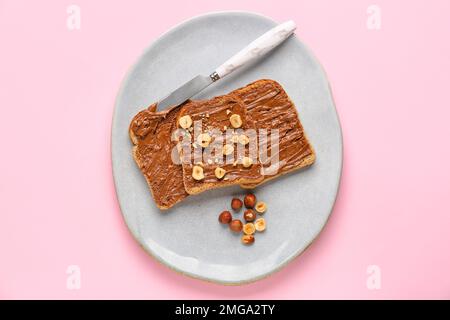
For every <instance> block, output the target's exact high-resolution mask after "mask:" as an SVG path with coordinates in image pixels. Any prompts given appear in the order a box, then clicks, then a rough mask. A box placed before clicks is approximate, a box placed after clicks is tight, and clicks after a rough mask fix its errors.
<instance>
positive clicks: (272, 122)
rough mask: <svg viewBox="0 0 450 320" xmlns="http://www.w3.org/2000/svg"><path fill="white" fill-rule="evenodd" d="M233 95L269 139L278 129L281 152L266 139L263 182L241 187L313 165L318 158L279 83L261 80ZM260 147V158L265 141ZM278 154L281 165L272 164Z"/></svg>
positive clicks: (293, 107) (294, 109)
mask: <svg viewBox="0 0 450 320" xmlns="http://www.w3.org/2000/svg"><path fill="white" fill-rule="evenodd" d="M232 94H234V95H236V96H238V97H239V98H240V99H241V100H242V101H243V102H244V104H245V105H246V107H247V114H248V116H249V117H250V118H251V119H252V120H253V121H254V122H255V125H256V127H257V128H258V129H259V130H260V129H266V130H267V132H268V136H270V133H271V130H273V129H278V130H279V147H278V150H279V151H278V152H277V153H275V152H273V150H272V147H271V144H270V142H269V141H270V137H268V139H267V149H268V152H267V153H268V155H269V157H268V158H267V160H266V161H265V162H263V174H264V179H263V180H262V181H261V182H259V183H244V184H241V187H243V188H254V187H256V186H258V185H260V184H262V183H264V182H267V181H269V180H272V179H274V178H276V177H278V176H281V175H283V174H286V173H289V172H292V171H295V170H299V169H302V168H305V167H307V166H309V165H311V164H313V163H314V161H315V159H316V155H315V152H314V149H313V147H312V146H311V144H310V142H309V141H308V138H307V137H306V134H305V131H304V129H303V126H302V124H301V122H300V118H299V116H298V113H297V110H296V107H295V105H294V103H293V102H292V101H291V99H290V98H289V97H288V95H287V94H286V92H285V91H284V89H283V87H282V86H281V85H280V84H279V83H278V82H276V81H273V80H269V79H262V80H258V81H255V82H253V83H251V84H249V85H247V86H245V87H243V88H239V89H236V90H235V91H233V92H232ZM260 140H261V139H260ZM259 144H260V149H259V150H260V153H259V157H260V159H261V158H262V154H261V151H264V142H262V141H259ZM272 153H273V154H272ZM276 154H277V155H278V165H274V163H272V162H273V160H274V159H273V158H274V156H275V155H276Z"/></svg>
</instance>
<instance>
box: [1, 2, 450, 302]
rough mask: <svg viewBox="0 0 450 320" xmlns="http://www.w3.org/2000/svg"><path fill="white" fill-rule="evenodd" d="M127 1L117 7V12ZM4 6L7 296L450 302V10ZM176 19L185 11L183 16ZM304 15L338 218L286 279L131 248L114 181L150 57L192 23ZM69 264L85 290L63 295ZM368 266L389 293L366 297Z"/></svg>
mask: <svg viewBox="0 0 450 320" xmlns="http://www.w3.org/2000/svg"><path fill="white" fill-rule="evenodd" d="M117 2H118V1H117ZM152 3H154V1H131V0H129V1H122V3H121V4H118V3H116V2H115V1H85V0H83V1H81V0H79V1H76V4H77V5H79V6H80V8H81V30H79V31H69V30H68V29H67V27H66V18H67V13H66V8H67V6H68V5H69V4H70V2H67V1H46V4H45V5H43V4H38V3H37V1H36V2H33V1H12V0H9V1H0V39H1V45H0V111H1V112H0V133H1V134H0V142H1V143H0V145H1V148H2V153H1V154H2V158H1V160H0V213H1V218H2V219H1V222H0V254H1V261H0V298H8V299H9V298H62V299H79V298H206V299H210V298H211V299H214V298H230V299H231V298H233V299H244V298H250V299H259V298H266V299H271V298H273V299H278V298H288V299H297V298H299V299H303V298H369V299H378V298H447V299H448V298H450V273H449V270H450V253H449V252H450V250H449V248H448V245H449V243H450V232H449V228H450V201H449V198H450V148H449V142H448V138H449V137H450V125H449V124H448V121H449V117H450V97H449V83H450V59H449V57H450V42H449V41H448V39H449V36H450V34H449V32H450V19H448V14H449V12H450V2H449V1H446V0H442V1H425V0H423V1H413V2H412V1H387V0H382V1H381V0H379V1H377V2H376V4H377V5H378V6H379V7H380V8H381V13H382V14H381V29H380V30H370V29H368V28H367V26H366V21H367V18H368V14H367V13H366V10H367V8H368V6H369V5H371V4H372V1H366V0H354V1H331V0H330V1H323V0H321V1H297V0H289V1H288V0H284V1H282V0H277V1H274V0H245V1H243V0H238V1H237V0H227V1H207V0H190V1H179V0H166V1H163V2H158V6H155V5H152ZM174 8H176V10H174ZM231 9H234V10H235V9H239V10H250V11H256V12H259V13H262V14H265V15H267V16H270V17H272V18H273V19H275V20H277V21H283V20H288V19H293V20H295V21H296V22H297V24H298V26H299V30H298V32H297V34H298V36H299V37H300V38H301V39H302V40H303V41H304V42H305V43H306V44H307V45H308V46H309V47H310V48H311V49H312V50H313V51H314V52H315V54H316V56H317V57H318V59H319V60H320V61H321V62H322V63H323V65H324V67H325V69H326V71H327V73H328V75H329V79H330V82H331V85H332V89H333V92H334V96H335V101H336V105H337V108H338V112H339V115H340V119H341V123H342V127H343V134H344V144H345V148H344V149H345V156H344V171H343V177H342V184H341V190H340V194H339V197H338V200H337V203H336V207H335V210H334V212H333V214H332V216H331V219H330V220H329V223H328V225H327V226H326V228H325V229H324V231H323V233H322V235H321V236H320V237H319V239H318V240H317V241H316V242H315V243H314V244H313V245H312V246H311V248H310V249H309V250H307V252H305V253H304V254H303V255H302V256H301V257H300V258H298V259H296V260H295V261H294V262H292V263H291V264H290V265H289V266H288V267H286V268H285V269H283V270H282V271H281V272H279V273H277V274H275V275H273V276H271V277H269V278H267V279H265V280H262V281H259V282H257V283H254V284H250V285H246V286H242V287H222V286H219V285H215V284H210V283H204V282H201V281H198V280H193V279H189V278H186V277H184V276H181V275H178V274H176V273H175V272H173V271H171V270H169V269H168V268H166V267H164V266H162V265H160V264H159V263H157V262H156V261H154V260H153V259H152V258H150V257H149V256H148V255H147V254H146V253H145V252H144V251H143V250H142V249H141V248H140V247H139V246H138V245H137V244H136V243H135V241H134V240H133V238H132V236H131V234H130V233H129V232H128V230H127V228H126V226H125V224H124V222H123V221H122V217H121V214H120V211H119V206H118V203H117V200H116V197H115V191H114V185H113V180H112V174H111V159H110V127H111V117H112V112H113V105H114V99H115V96H116V94H117V91H118V88H119V85H120V83H121V81H122V79H123V77H124V75H125V73H126V71H127V69H128V68H129V67H130V66H131V64H132V63H134V62H135V61H136V59H137V58H138V56H139V55H140V53H141V52H142V50H143V49H144V48H145V47H146V46H148V45H149V44H150V43H151V41H152V40H154V39H156V38H157V37H158V36H159V35H160V34H161V33H163V32H164V31H166V30H167V29H168V28H170V27H172V26H173V25H175V24H178V23H179V22H180V21H182V20H185V19H188V18H190V17H192V16H194V15H198V14H201V13H205V12H208V11H217V10H231ZM69 265H78V266H79V267H80V269H81V288H80V289H79V290H69V289H67V287H66V279H67V277H68V275H67V274H66V270H67V268H68V266H69ZM369 265H377V266H379V268H380V270H381V288H380V289H378V290H376V289H375V290H371V289H369V288H368V287H367V285H366V280H367V277H368V274H367V273H366V270H367V267H368V266H369Z"/></svg>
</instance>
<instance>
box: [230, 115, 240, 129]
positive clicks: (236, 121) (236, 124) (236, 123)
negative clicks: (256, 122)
mask: <svg viewBox="0 0 450 320" xmlns="http://www.w3.org/2000/svg"><path fill="white" fill-rule="evenodd" d="M230 123H231V126H232V127H233V128H240V127H241V126H242V119H241V116H240V115H238V114H232V115H231V117H230Z"/></svg>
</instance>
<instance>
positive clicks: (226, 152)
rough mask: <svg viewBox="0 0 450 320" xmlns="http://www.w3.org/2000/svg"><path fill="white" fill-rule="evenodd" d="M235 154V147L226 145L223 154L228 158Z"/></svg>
mask: <svg viewBox="0 0 450 320" xmlns="http://www.w3.org/2000/svg"><path fill="white" fill-rule="evenodd" d="M233 152H234V147H233V146H232V145H231V144H226V145H224V146H223V148H222V153H223V154H224V155H225V156H227V155H229V154H232V153H233Z"/></svg>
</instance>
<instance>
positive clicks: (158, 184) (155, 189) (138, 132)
mask: <svg viewBox="0 0 450 320" xmlns="http://www.w3.org/2000/svg"><path fill="white" fill-rule="evenodd" d="M155 110H156V104H153V105H151V106H150V107H149V108H148V109H146V110H143V111H141V112H139V113H138V114H137V115H136V116H135V117H134V118H133V120H132V121H131V124H130V127H129V135H130V138H131V141H132V142H133V144H134V146H133V157H134V160H135V161H136V163H137V165H138V166H139V169H140V170H141V171H142V173H143V174H144V177H145V179H146V181H147V184H148V186H149V188H150V191H151V194H152V196H153V199H154V200H155V203H156V206H157V207H158V208H160V209H162V210H165V209H168V208H170V207H172V206H174V205H175V204H176V203H178V202H180V201H181V200H183V199H184V198H186V197H187V196H188V193H187V192H186V190H185V189H184V184H183V170H182V169H181V165H180V164H176V163H174V162H173V161H172V157H173V156H174V157H176V156H178V153H177V152H175V153H174V152H172V150H173V148H174V147H175V146H176V143H175V142H173V141H171V134H172V132H173V130H175V129H176V119H177V116H178V113H179V112H180V110H181V106H176V107H173V108H171V109H168V110H165V111H161V112H155ZM175 150H176V149H175Z"/></svg>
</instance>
